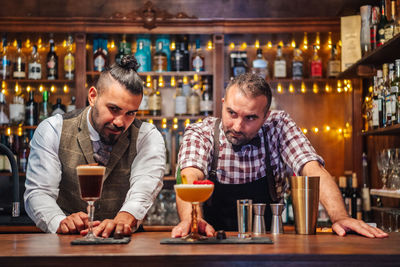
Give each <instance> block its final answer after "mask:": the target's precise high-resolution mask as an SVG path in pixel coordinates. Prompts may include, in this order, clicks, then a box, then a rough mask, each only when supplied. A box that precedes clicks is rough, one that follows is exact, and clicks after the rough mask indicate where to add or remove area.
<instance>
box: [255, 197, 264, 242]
mask: <svg viewBox="0 0 400 267" xmlns="http://www.w3.org/2000/svg"><path fill="white" fill-rule="evenodd" d="M265 206H266V204H264V203H258V204H253V212H254V217H253V234H254V235H262V234H265V220H264V213H265Z"/></svg>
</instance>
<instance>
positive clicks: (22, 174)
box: [0, 172, 26, 177]
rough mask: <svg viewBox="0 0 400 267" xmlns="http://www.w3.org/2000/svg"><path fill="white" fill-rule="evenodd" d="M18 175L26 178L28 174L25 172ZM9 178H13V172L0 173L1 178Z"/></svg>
mask: <svg viewBox="0 0 400 267" xmlns="http://www.w3.org/2000/svg"><path fill="white" fill-rule="evenodd" d="M18 175H19V176H26V173H25V172H18ZM2 176H3V177H9V176H12V173H11V172H0V177H2Z"/></svg>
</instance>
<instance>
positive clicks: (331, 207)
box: [302, 161, 349, 223]
mask: <svg viewBox="0 0 400 267" xmlns="http://www.w3.org/2000/svg"><path fill="white" fill-rule="evenodd" d="M302 175H304V176H319V177H320V185H319V188H320V194H319V197H320V201H321V203H322V205H323V206H324V207H325V210H326V211H327V212H328V214H329V217H330V219H331V221H332V223H335V222H336V221H338V220H340V219H343V218H347V217H349V216H348V214H347V212H346V209H345V206H344V202H343V198H342V195H341V193H340V191H339V188H338V186H337V185H336V183H335V181H334V180H333V178H332V176H331V175H330V174H329V173H328V171H327V170H326V169H325V168H324V167H323V166H321V165H320V164H319V163H318V162H317V161H310V162H308V163H307V164H306V165H305V166H304V167H303V170H302Z"/></svg>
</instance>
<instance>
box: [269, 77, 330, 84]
mask: <svg viewBox="0 0 400 267" xmlns="http://www.w3.org/2000/svg"><path fill="white" fill-rule="evenodd" d="M337 80H338V79H337V78H303V79H290V78H284V79H267V80H266V81H267V82H269V83H299V84H300V83H302V82H304V83H313V82H316V83H336V82H337Z"/></svg>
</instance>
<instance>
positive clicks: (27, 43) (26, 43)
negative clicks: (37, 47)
mask: <svg viewBox="0 0 400 267" xmlns="http://www.w3.org/2000/svg"><path fill="white" fill-rule="evenodd" d="M25 47H26V48H30V47H31V40H30V39H29V38H27V39H26V41H25Z"/></svg>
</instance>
